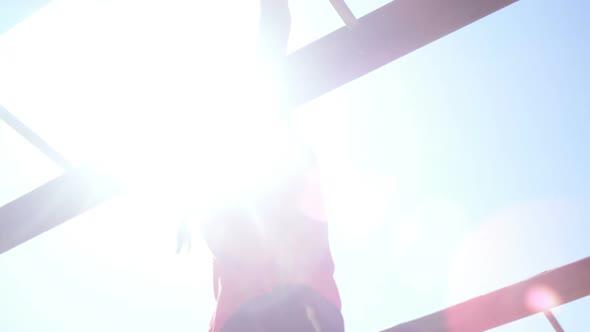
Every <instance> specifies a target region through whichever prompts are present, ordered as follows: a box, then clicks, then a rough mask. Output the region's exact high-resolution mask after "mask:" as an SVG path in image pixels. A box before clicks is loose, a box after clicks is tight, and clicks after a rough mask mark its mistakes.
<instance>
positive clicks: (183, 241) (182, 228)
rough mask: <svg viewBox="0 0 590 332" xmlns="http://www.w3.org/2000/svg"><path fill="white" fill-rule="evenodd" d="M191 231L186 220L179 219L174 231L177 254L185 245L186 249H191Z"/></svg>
mask: <svg viewBox="0 0 590 332" xmlns="http://www.w3.org/2000/svg"><path fill="white" fill-rule="evenodd" d="M191 240H192V238H191V231H190V228H189V226H188V223H187V222H186V221H181V222H180V224H178V230H177V233H176V254H179V253H180V252H181V251H182V249H183V248H184V247H187V251H190V250H191Z"/></svg>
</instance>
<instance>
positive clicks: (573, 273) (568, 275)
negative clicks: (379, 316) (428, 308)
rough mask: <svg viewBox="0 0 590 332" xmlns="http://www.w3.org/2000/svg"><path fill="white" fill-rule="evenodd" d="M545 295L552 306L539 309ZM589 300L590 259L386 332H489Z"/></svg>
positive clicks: (545, 273) (385, 331)
mask: <svg viewBox="0 0 590 332" xmlns="http://www.w3.org/2000/svg"><path fill="white" fill-rule="evenodd" d="M543 292H547V293H546V294H543ZM544 295H545V296H546V297H545V298H546V299H547V302H551V306H550V307H542V306H539V307H537V306H536V305H535V303H534V302H533V301H534V300H533V299H534V298H535V297H536V296H539V297H540V298H542V299H543V298H544ZM586 296H590V257H587V258H584V259H582V260H579V261H577V262H574V263H571V264H568V265H565V266H562V267H560V268H557V269H554V270H550V271H547V272H544V273H541V274H539V275H537V276H535V277H533V278H530V279H528V280H525V281H521V282H519V283H516V284H513V285H511V286H508V287H505V288H501V289H498V290H496V291H493V292H491V293H489V294H485V295H482V296H479V297H476V298H474V299H471V300H468V301H465V302H462V303H459V304H457V305H454V306H451V307H449V308H446V309H444V310H441V311H438V312H435V313H433V314H430V315H427V316H424V317H421V318H418V319H416V320H412V321H409V322H406V323H403V324H400V325H397V326H394V327H392V328H389V329H387V330H384V331H382V332H481V331H487V330H489V329H493V328H495V327H498V326H501V325H505V324H508V323H510V322H513V321H516V320H519V319H522V318H525V317H528V316H531V315H534V314H538V313H544V311H546V310H550V309H551V308H554V307H557V306H560V305H562V304H566V303H569V302H572V301H575V300H577V299H580V298H583V297H586Z"/></svg>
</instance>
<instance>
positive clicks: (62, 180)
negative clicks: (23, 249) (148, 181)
mask: <svg viewBox="0 0 590 332" xmlns="http://www.w3.org/2000/svg"><path fill="white" fill-rule="evenodd" d="M120 189H121V188H120V187H119V186H118V185H117V184H116V183H114V182H113V181H111V180H109V179H108V178H107V177H106V176H104V175H103V174H101V173H100V172H99V171H98V170H96V169H93V168H91V167H80V168H77V169H74V170H71V171H69V172H67V173H65V174H64V175H62V176H60V177H58V178H56V179H54V180H52V181H50V182H48V183H46V184H44V185H42V186H40V187H39V188H37V189H35V190H33V191H31V192H30V193H28V194H26V195H24V196H22V197H20V198H17V199H16V200H14V201H12V202H10V203H8V204H6V205H4V206H2V207H1V208H0V254H2V253H3V252H5V251H7V250H10V249H12V248H14V247H16V246H18V245H19V244H21V243H23V242H26V241H28V240H30V239H32V238H34V237H36V236H37V235H40V234H42V233H44V232H46V231H48V230H50V229H52V228H54V227H56V226H58V225H60V224H62V223H64V222H65V221H67V220H69V219H71V218H74V217H76V216H77V215H79V214H81V213H83V212H85V211H87V210H89V209H91V208H93V207H95V206H97V205H98V204H100V203H101V202H103V201H104V200H106V199H108V198H109V197H111V196H113V195H114V194H116V193H117V192H119V190H120Z"/></svg>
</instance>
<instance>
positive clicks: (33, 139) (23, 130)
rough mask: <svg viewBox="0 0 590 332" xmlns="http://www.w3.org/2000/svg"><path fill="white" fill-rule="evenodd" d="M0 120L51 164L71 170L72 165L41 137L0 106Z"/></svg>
mask: <svg viewBox="0 0 590 332" xmlns="http://www.w3.org/2000/svg"><path fill="white" fill-rule="evenodd" d="M0 119H2V120H4V122H6V124H7V125H9V126H10V127H11V128H12V129H14V131H16V132H17V133H19V134H20V135H21V136H22V137H24V138H25V139H26V140H27V141H28V142H29V143H31V144H32V145H33V146H34V147H36V148H37V149H38V150H39V151H41V152H42V153H43V154H44V155H46V156H47V157H48V158H49V159H51V160H52V161H53V162H55V163H56V164H58V165H59V166H61V168H63V169H64V170H70V169H72V164H70V162H69V161H67V160H66V158H64V156H62V155H61V154H60V153H59V152H57V150H55V149H54V148H53V147H52V146H51V145H50V144H49V143H47V141H45V140H44V139H43V138H41V136H39V135H37V133H35V132H34V131H33V130H32V129H31V128H29V127H27V125H25V124H24V123H23V122H22V121H20V120H19V119H18V118H17V117H16V116H14V115H12V114H11V113H10V112H9V111H8V110H7V109H6V108H4V107H3V106H2V105H0Z"/></svg>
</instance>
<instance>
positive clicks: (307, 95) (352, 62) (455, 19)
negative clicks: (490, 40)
mask: <svg viewBox="0 0 590 332" xmlns="http://www.w3.org/2000/svg"><path fill="white" fill-rule="evenodd" d="M516 1H517V0H394V1H393V2H391V3H390V4H388V5H385V6H383V7H381V8H379V9H377V10H375V11H373V12H371V13H369V14H367V15H366V16H364V17H362V18H360V19H359V22H358V24H357V26H356V27H355V28H354V29H349V28H347V27H343V28H341V29H339V30H336V31H334V32H333V33H331V34H328V35H327V36H325V37H322V38H320V39H318V40H317V41H315V42H313V43H311V44H309V45H307V46H305V47H303V48H302V49H300V50H298V51H296V52H294V53H293V54H291V55H289V57H288V60H287V76H286V79H287V84H288V86H290V90H291V92H292V94H291V98H292V101H293V102H294V103H295V104H296V105H299V104H303V103H305V102H308V101H310V100H312V99H314V98H317V97H319V96H321V95H322V94H324V93H326V92H328V91H330V90H333V89H336V88H337V87H339V86H341V85H343V84H346V83H348V82H350V81H352V80H354V79H357V78H359V77H361V76H363V75H365V74H367V73H369V72H371V71H373V70H375V69H377V68H379V67H381V66H383V65H385V64H387V63H389V62H391V61H393V60H395V59H397V58H399V57H401V56H403V55H405V54H408V53H410V52H412V51H415V50H416V49H418V48H420V47H423V46H425V45H427V44H428V43H430V42H432V41H434V40H436V39H439V38H441V37H443V36H445V35H447V34H449V33H452V32H453V31H456V30H457V29H459V28H461V27H464V26H466V25H468V24H471V23H472V22H474V21H476V20H478V19H480V18H482V17H485V16H486V15H489V14H492V13H494V12H496V11H497V10H499V9H501V8H504V7H506V6H507V5H509V4H511V3H514V2H516ZM82 173H84V172H82ZM82 173H80V172H79V171H73V172H72V173H71V174H69V173H68V174H65V175H64V176H62V177H60V178H58V179H56V180H54V181H52V182H50V183H47V184H45V185H43V186H41V187H40V188H38V189H37V190H35V191H33V192H31V193H29V194H27V195H24V196H23V197H20V198H19V199H17V201H14V202H12V203H9V204H7V205H6V206H3V207H0V234H1V236H2V237H1V238H0V241H1V242H2V243H0V248H4V250H0V253H2V252H3V251H5V250H8V249H10V248H12V247H14V246H15V245H18V244H20V243H22V242H24V241H28V240H30V239H31V238H33V237H34V236H36V235H38V234H41V233H43V232H45V231H47V230H49V229H50V228H52V227H55V226H57V225H59V224H61V223H63V222H66V221H67V220H68V219H70V218H73V217H75V216H76V215H78V214H80V213H83V212H84V211H86V210H88V209H90V208H92V207H93V206H94V205H96V204H98V203H100V202H102V201H103V200H104V199H90V200H88V201H84V202H82V201H81V200H80V198H79V197H76V196H69V198H68V197H67V196H64V193H67V192H74V193H77V194H78V195H81V196H82V197H84V195H86V194H84V193H83V191H84V190H89V191H91V192H93V191H94V188H93V187H92V186H89V182H88V179H86V178H84V177H83V176H82V175H81V174H82ZM84 176H90V175H89V174H85V175H84ZM76 181H82V182H81V184H78V183H76ZM68 199H71V202H68ZM105 199H106V197H105ZM82 203H83V204H82ZM91 203H94V205H93V204H91ZM31 210H35V211H41V210H42V211H44V213H45V214H46V215H47V217H46V218H47V220H46V221H44V220H43V218H44V216H43V215H41V214H34V213H32V212H31ZM15 216H20V217H19V218H17V217H15ZM31 218H32V219H31ZM13 224H18V225H13ZM24 228H27V231H26V232H15V233H13V232H12V231H15V230H19V229H24ZM4 241H9V243H10V245H8V244H4Z"/></svg>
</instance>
